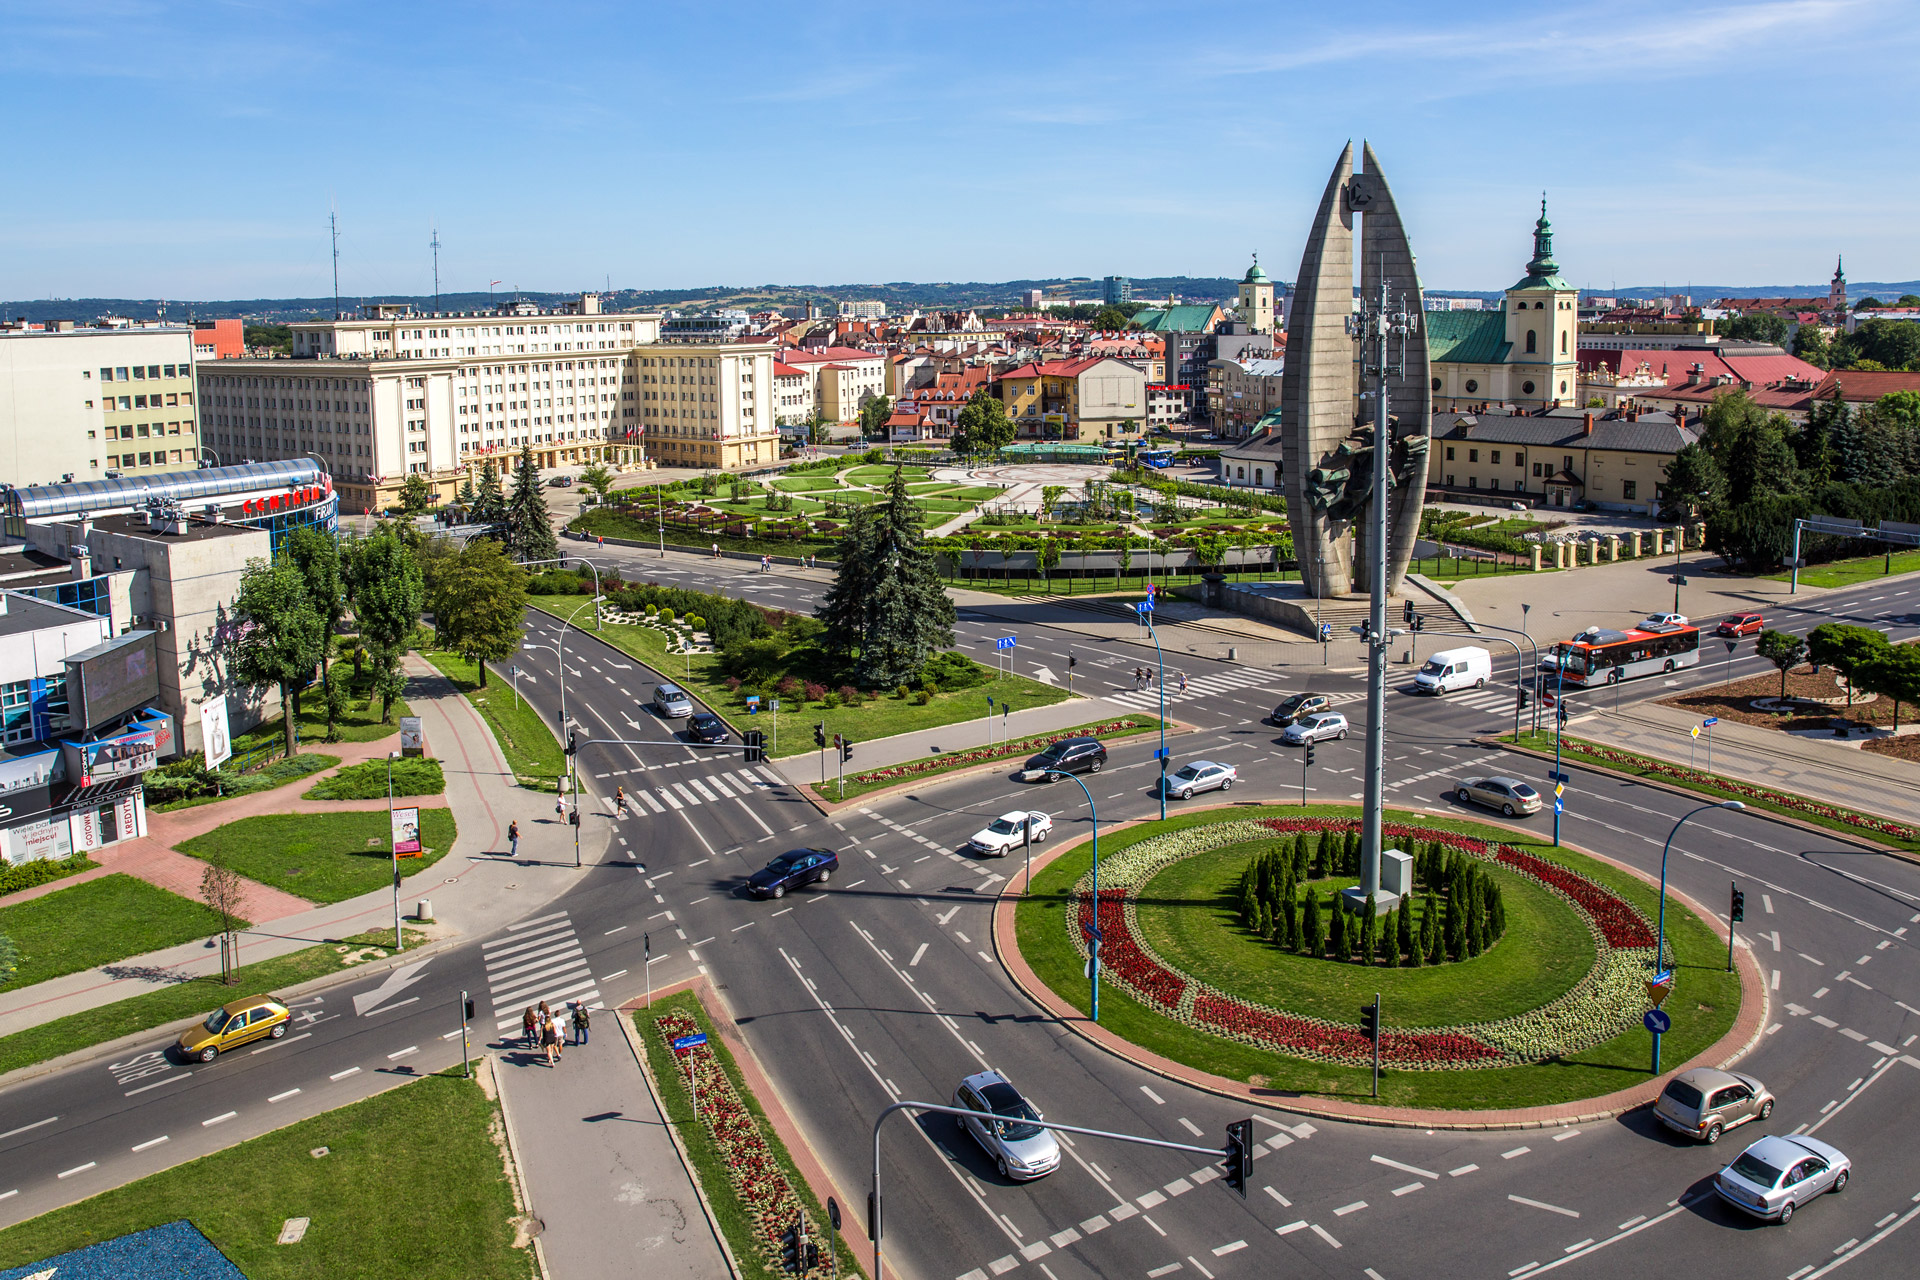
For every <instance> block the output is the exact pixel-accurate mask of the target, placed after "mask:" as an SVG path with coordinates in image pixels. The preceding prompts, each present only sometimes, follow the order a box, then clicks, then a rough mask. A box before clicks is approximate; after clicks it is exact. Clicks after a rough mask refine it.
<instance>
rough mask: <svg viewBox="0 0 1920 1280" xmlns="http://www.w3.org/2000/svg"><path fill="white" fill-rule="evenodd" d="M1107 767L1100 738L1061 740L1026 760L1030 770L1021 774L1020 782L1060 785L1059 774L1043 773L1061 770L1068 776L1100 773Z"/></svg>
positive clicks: (1105, 752) (1104, 750)
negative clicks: (1071, 774)
mask: <svg viewBox="0 0 1920 1280" xmlns="http://www.w3.org/2000/svg"><path fill="white" fill-rule="evenodd" d="M1106 767H1107V749H1106V747H1105V746H1104V745H1102V744H1101V742H1100V740H1099V739H1098V738H1062V739H1061V740H1060V741H1058V742H1056V743H1054V744H1053V745H1052V746H1050V747H1048V748H1047V749H1046V750H1045V751H1042V752H1041V753H1040V754H1039V755H1037V756H1035V757H1033V759H1031V760H1029V761H1027V767H1026V768H1025V769H1022V770H1021V771H1020V780H1021V781H1022V782H1058V781H1059V780H1060V775H1059V774H1057V773H1046V772H1043V771H1044V770H1047V769H1059V770H1061V771H1063V772H1065V773H1098V772H1100V771H1101V770H1102V769H1104V768H1106Z"/></svg>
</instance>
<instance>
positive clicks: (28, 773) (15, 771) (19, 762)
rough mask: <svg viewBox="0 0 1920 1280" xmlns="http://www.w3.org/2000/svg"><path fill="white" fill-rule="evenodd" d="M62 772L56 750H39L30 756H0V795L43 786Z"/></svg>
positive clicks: (57, 777) (56, 778)
mask: <svg viewBox="0 0 1920 1280" xmlns="http://www.w3.org/2000/svg"><path fill="white" fill-rule="evenodd" d="M62 774H63V771H62V769H61V768H60V753H59V752H58V751H40V752H36V753H35V754H33V755H30V756H0V797H4V796H5V795H6V794H7V793H8V792H10V791H21V790H25V789H26V788H28V787H45V786H46V785H47V784H48V783H51V782H54V781H57V780H58V779H59V778H60V777H61V776H62Z"/></svg>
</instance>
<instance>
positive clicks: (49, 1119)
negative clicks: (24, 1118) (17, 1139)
mask: <svg viewBox="0 0 1920 1280" xmlns="http://www.w3.org/2000/svg"><path fill="white" fill-rule="evenodd" d="M59 1118H60V1117H59V1116H48V1117H47V1118H46V1119H45V1120H35V1121H34V1122H33V1123H32V1124H23V1125H21V1126H20V1127H19V1128H18V1129H9V1130H7V1131H6V1132H5V1133H0V1138H11V1137H12V1136H13V1135H14V1134H16V1133H25V1132H27V1131H28V1130H29V1129H38V1128H40V1127H41V1126H42V1125H48V1124H52V1123H53V1122H54V1121H55V1120H58V1119H59Z"/></svg>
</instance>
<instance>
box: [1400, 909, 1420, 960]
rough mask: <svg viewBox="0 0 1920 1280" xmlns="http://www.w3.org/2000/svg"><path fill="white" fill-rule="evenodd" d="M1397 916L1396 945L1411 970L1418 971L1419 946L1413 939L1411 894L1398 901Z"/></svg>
mask: <svg viewBox="0 0 1920 1280" xmlns="http://www.w3.org/2000/svg"><path fill="white" fill-rule="evenodd" d="M1399 914H1400V919H1399V920H1398V921H1396V922H1395V923H1396V924H1397V925H1398V926H1399V927H1398V930H1397V935H1396V936H1397V944H1398V946H1399V948H1400V950H1401V952H1402V954H1404V955H1405V956H1406V957H1407V963H1408V964H1409V965H1411V966H1412V967H1413V968H1415V969H1418V968H1419V967H1420V946H1419V943H1418V942H1417V941H1416V939H1415V937H1414V930H1413V895H1412V894H1411V893H1409V894H1408V895H1407V896H1406V897H1404V898H1402V899H1401V900H1400V912H1399Z"/></svg>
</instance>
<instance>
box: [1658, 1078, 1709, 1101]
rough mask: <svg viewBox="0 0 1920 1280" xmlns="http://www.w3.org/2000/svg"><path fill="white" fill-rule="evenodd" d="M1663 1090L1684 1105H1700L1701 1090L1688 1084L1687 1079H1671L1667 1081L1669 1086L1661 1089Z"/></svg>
mask: <svg viewBox="0 0 1920 1280" xmlns="http://www.w3.org/2000/svg"><path fill="white" fill-rule="evenodd" d="M1661 1092H1662V1093H1664V1094H1665V1095H1666V1096H1667V1097H1669V1098H1672V1099H1673V1100H1674V1101H1675V1102H1677V1103H1679V1104H1680V1105H1681V1106H1683V1107H1698V1106H1699V1105H1700V1091H1699V1090H1698V1089H1696V1088H1694V1087H1693V1086H1692V1085H1690V1084H1688V1083H1687V1082H1686V1081H1685V1080H1669V1081H1667V1087H1666V1088H1665V1089H1663V1090H1661Z"/></svg>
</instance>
